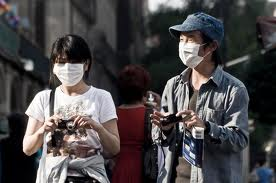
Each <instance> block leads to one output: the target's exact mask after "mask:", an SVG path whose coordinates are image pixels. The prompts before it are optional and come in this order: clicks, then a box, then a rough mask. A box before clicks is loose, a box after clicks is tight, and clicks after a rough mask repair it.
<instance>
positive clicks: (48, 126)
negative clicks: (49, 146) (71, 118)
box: [40, 115, 60, 133]
mask: <svg viewBox="0 0 276 183" xmlns="http://www.w3.org/2000/svg"><path fill="white" fill-rule="evenodd" d="M59 122H60V118H59V116H57V115H53V116H51V117H49V118H48V119H47V120H46V121H45V122H44V124H43V126H42V127H41V128H40V129H41V130H42V131H43V133H45V132H53V131H54V130H55V129H56V128H57V124H58V123H59Z"/></svg>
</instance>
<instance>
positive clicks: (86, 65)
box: [84, 60, 90, 71]
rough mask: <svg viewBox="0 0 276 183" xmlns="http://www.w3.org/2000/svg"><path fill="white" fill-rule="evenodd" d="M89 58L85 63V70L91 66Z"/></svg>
mask: <svg viewBox="0 0 276 183" xmlns="http://www.w3.org/2000/svg"><path fill="white" fill-rule="evenodd" d="M89 62H90V61H89V60H87V61H85V63H84V71H88V66H89Z"/></svg>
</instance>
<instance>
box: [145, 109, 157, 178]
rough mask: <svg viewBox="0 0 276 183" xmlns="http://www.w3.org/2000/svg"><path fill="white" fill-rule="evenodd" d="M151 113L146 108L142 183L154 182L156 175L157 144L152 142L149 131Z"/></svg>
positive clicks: (151, 111) (150, 127) (151, 110)
mask: <svg viewBox="0 0 276 183" xmlns="http://www.w3.org/2000/svg"><path fill="white" fill-rule="evenodd" d="M152 113H153V108H152V107H147V106H146V111H145V126H144V131H145V139H144V147H143V175H144V182H156V179H157V175H158V160H157V154H158V147H157V144H156V143H155V142H154V141H153V140H152V137H151V129H152V124H151V121H150V114H152Z"/></svg>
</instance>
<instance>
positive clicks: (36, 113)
mask: <svg viewBox="0 0 276 183" xmlns="http://www.w3.org/2000/svg"><path fill="white" fill-rule="evenodd" d="M48 95H49V91H41V92H39V93H37V94H36V96H35V97H34V99H33V100H32V102H31V103H30V105H29V107H28V108H27V110H26V112H25V114H26V115H28V116H29V117H32V118H34V119H36V120H38V121H40V122H44V120H45V106H46V105H49V104H48V103H47V104H46V100H47V96H48ZM48 98H49V96H48Z"/></svg>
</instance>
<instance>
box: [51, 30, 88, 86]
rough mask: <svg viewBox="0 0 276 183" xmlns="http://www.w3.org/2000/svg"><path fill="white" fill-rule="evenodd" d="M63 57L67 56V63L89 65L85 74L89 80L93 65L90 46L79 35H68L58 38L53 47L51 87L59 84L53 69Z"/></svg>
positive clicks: (85, 77)
mask: <svg viewBox="0 0 276 183" xmlns="http://www.w3.org/2000/svg"><path fill="white" fill-rule="evenodd" d="M62 55H66V57H67V58H66V61H65V62H70V63H87V64H88V69H87V71H85V73H84V79H87V78H88V75H89V70H90V68H91V64H92V55H91V52H90V49H89V46H88V44H87V43H86V42H85V40H84V39H83V38H81V37H80V36H78V35H73V34H68V35H65V36H63V37H60V38H58V39H57V40H56V41H55V42H54V43H53V45H52V51H51V56H50V79H49V84H50V87H51V88H52V87H55V86H56V85H57V84H56V83H57V81H58V80H57V78H56V76H55V75H54V74H53V67H54V64H55V63H56V62H58V58H59V57H61V56H62Z"/></svg>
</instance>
